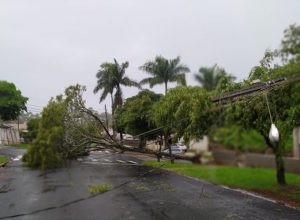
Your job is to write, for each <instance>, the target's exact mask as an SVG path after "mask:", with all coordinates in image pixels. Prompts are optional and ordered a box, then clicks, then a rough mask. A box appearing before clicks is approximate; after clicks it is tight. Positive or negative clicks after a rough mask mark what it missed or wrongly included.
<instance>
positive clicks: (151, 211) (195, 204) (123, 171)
mask: <svg viewBox="0 0 300 220" xmlns="http://www.w3.org/2000/svg"><path fill="white" fill-rule="evenodd" d="M23 152H24V151H22V150H20V149H15V148H3V147H0V154H5V155H9V156H10V157H12V158H15V161H12V162H11V163H9V164H8V166H7V167H5V168H1V169H0V189H1V191H0V219H51V220H52V219H272V220H273V219H300V211H298V210H295V209H292V208H288V207H285V206H283V205H280V204H276V203H273V202H271V201H267V200H265V199H261V198H257V197H253V196H251V195H246V194H243V193H241V192H237V191H233V190H230V189H225V188H223V187H220V186H217V185H213V184H210V183H207V182H205V181H198V180H194V179H192V178H188V177H184V176H180V175H177V174H174V173H170V172H166V171H161V170H158V169H152V168H148V167H143V166H141V165H140V163H141V160H142V159H147V158H145V157H144V156H132V155H128V154H117V153H114V152H111V151H101V152H94V153H92V154H91V155H90V156H88V157H84V158H79V159H78V160H74V161H71V162H70V163H68V164H67V165H66V167H64V168H61V169H57V170H52V171H46V172H42V171H39V170H32V169H29V168H27V167H24V166H23V165H22V163H21V162H20V161H19V160H18V156H19V155H21V154H22V153H23ZM103 183H106V184H110V185H111V186H112V187H113V189H112V190H111V191H108V192H105V193H103V194H99V195H97V196H91V194H90V193H89V192H88V187H89V186H91V185H99V184H103Z"/></svg>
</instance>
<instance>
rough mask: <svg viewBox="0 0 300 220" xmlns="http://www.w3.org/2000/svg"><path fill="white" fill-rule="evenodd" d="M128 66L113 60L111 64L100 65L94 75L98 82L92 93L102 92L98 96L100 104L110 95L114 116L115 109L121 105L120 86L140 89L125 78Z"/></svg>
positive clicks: (136, 84)
mask: <svg viewBox="0 0 300 220" xmlns="http://www.w3.org/2000/svg"><path fill="white" fill-rule="evenodd" d="M128 66H129V63H128V62H125V63H122V64H121V65H120V64H119V63H118V62H117V60H116V59H114V62H113V63H103V64H101V66H100V69H99V71H98V72H97V74H96V77H97V79H98V80H97V85H96V87H95V89H94V93H97V92H99V91H100V90H103V91H102V94H101V96H100V102H102V101H103V100H104V99H105V98H106V97H107V95H108V94H110V96H111V101H112V115H113V114H114V112H115V110H116V108H117V107H118V106H120V105H122V104H123V97H122V94H123V92H122V88H121V85H123V86H135V87H138V88H140V85H139V83H137V82H135V81H133V80H131V79H130V78H128V77H127V76H125V70H126V68H127V67H128ZM114 90H116V92H115V94H114V97H113V92H114Z"/></svg>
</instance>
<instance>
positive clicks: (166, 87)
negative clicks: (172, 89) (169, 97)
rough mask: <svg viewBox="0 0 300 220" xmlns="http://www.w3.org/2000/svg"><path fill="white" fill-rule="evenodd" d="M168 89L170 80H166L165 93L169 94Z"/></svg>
mask: <svg viewBox="0 0 300 220" xmlns="http://www.w3.org/2000/svg"><path fill="white" fill-rule="evenodd" d="M167 91H168V81H166V82H165V95H166V94H167Z"/></svg>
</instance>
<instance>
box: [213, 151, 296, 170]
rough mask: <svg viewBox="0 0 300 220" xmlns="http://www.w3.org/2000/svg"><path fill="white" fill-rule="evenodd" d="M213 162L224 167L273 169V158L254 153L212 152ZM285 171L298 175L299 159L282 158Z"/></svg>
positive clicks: (272, 156) (274, 164) (274, 165)
mask: <svg viewBox="0 0 300 220" xmlns="http://www.w3.org/2000/svg"><path fill="white" fill-rule="evenodd" d="M213 157H214V161H215V163H217V164H224V165H233V166H235V165H242V166H246V167H261V168H270V169H275V168H276V163H275V156H274V155H266V154H256V153H244V154H237V153H236V152H235V151H232V150H220V149H218V150H217V149H215V150H213ZM284 164H285V170H286V171H287V172H291V173H300V159H296V158H292V157H284Z"/></svg>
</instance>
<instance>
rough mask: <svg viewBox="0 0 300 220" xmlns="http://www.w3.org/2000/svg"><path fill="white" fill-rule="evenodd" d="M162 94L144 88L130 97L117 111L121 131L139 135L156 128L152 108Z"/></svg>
mask: <svg viewBox="0 0 300 220" xmlns="http://www.w3.org/2000/svg"><path fill="white" fill-rule="evenodd" d="M160 98H161V95H159V94H155V93H154V92H151V91H149V90H143V91H141V92H139V93H138V94H137V95H136V96H133V97H131V98H128V99H127V100H126V102H125V103H124V105H123V106H122V107H120V108H118V110H117V112H116V124H117V128H118V130H119V131H122V132H125V133H127V134H131V135H138V134H141V133H143V132H146V131H149V130H152V129H154V128H156V126H155V125H154V123H153V122H152V120H151V109H152V107H153V105H154V103H156V102H157V101H159V99H160Z"/></svg>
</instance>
